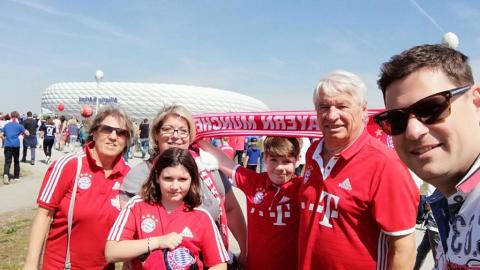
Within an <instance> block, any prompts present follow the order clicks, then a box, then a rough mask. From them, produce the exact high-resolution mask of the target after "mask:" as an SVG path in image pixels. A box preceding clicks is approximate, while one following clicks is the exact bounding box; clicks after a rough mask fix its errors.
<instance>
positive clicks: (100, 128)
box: [98, 125, 130, 138]
mask: <svg viewBox="0 0 480 270" xmlns="http://www.w3.org/2000/svg"><path fill="white" fill-rule="evenodd" d="M98 131H99V132H102V133H108V134H110V133H112V132H113V131H115V133H116V134H117V136H122V137H127V138H128V137H129V136H130V133H129V132H128V130H126V129H123V128H116V127H111V126H109V125H99V126H98Z"/></svg>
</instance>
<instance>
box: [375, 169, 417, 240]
mask: <svg viewBox="0 0 480 270" xmlns="http://www.w3.org/2000/svg"><path fill="white" fill-rule="evenodd" d="M376 177H377V181H378V187H377V189H376V190H375V193H374V195H373V196H374V197H373V206H374V208H373V214H374V216H375V219H376V221H377V223H378V224H379V225H380V228H381V229H382V230H383V231H384V232H385V233H386V234H387V235H392V236H400V235H406V234H410V233H412V232H413V231H414V230H415V224H416V223H415V221H416V217H417V206H418V201H419V197H420V195H419V191H418V189H417V186H416V185H415V182H414V181H413V179H412V176H411V175H410V173H409V171H408V169H407V168H406V167H405V166H404V165H403V164H402V163H401V162H400V160H389V161H385V164H384V168H383V169H381V170H379V175H376Z"/></svg>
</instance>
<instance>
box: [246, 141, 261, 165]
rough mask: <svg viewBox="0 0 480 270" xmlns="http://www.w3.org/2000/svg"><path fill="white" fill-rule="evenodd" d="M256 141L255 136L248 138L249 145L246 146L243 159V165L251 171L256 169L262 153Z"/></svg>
mask: <svg viewBox="0 0 480 270" xmlns="http://www.w3.org/2000/svg"><path fill="white" fill-rule="evenodd" d="M257 141H258V139H257V138H256V137H253V138H251V139H250V146H248V148H247V151H246V152H245V157H244V160H243V167H245V168H248V169H250V170H252V171H257V166H258V161H259V159H260V156H261V153H262V151H261V150H260V149H259V148H258V147H257Z"/></svg>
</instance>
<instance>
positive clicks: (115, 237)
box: [108, 196, 229, 269]
mask: <svg viewBox="0 0 480 270" xmlns="http://www.w3.org/2000/svg"><path fill="white" fill-rule="evenodd" d="M171 232H176V233H178V234H180V235H181V236H182V237H183V240H182V244H180V245H181V246H183V247H186V248H188V249H189V251H190V252H191V254H192V258H193V257H194V259H195V260H196V263H197V264H198V265H199V268H200V269H203V264H202V261H200V260H199V259H198V258H199V255H200V254H201V255H202V259H203V263H204V264H205V265H206V266H213V265H216V264H219V263H222V262H226V261H228V259H229V257H228V253H227V251H226V249H225V247H224V245H223V242H222V237H221V236H220V233H219V232H218V229H217V226H216V225H215V222H214V221H213V219H212V217H210V215H209V214H208V212H206V211H205V210H204V209H202V208H195V209H193V210H192V211H186V208H185V206H184V205H181V206H179V207H177V208H176V209H175V210H173V211H172V212H170V213H169V212H167V211H166V209H165V208H164V207H163V206H162V205H161V204H149V203H147V202H145V201H144V200H143V199H142V198H141V197H140V196H135V197H133V198H132V199H130V201H128V203H127V204H126V205H125V208H124V209H123V210H122V212H121V213H120V215H119V216H118V218H117V220H116V221H115V224H114V225H113V226H112V229H111V230H110V234H109V235H108V240H109V241H120V240H132V239H145V238H148V237H155V236H161V235H164V234H168V233H171ZM171 259H172V260H175V259H176V256H173V257H172V258H171ZM166 260H168V258H167V259H166ZM167 263H170V264H173V265H175V264H176V263H177V264H181V263H183V262H175V261H172V262H167ZM137 266H138V265H137ZM139 269H142V268H141V267H140V268H139Z"/></svg>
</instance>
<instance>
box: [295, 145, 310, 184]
mask: <svg viewBox="0 0 480 270" xmlns="http://www.w3.org/2000/svg"><path fill="white" fill-rule="evenodd" d="M299 141H300V159H299V160H298V166H297V168H295V175H296V176H301V175H302V171H303V167H304V166H305V155H306V154H307V150H308V148H309V147H310V144H311V143H310V139H308V138H300V139H299Z"/></svg>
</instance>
